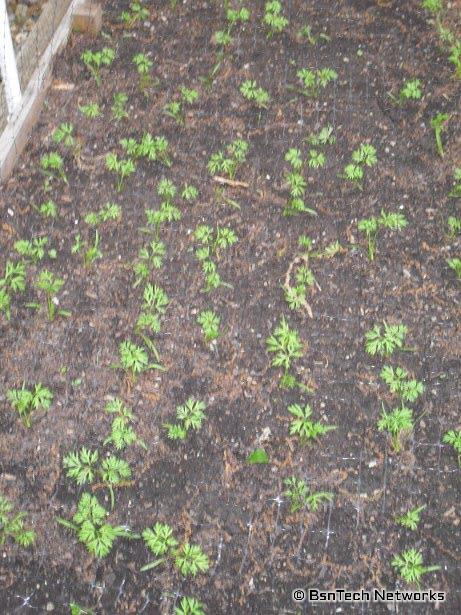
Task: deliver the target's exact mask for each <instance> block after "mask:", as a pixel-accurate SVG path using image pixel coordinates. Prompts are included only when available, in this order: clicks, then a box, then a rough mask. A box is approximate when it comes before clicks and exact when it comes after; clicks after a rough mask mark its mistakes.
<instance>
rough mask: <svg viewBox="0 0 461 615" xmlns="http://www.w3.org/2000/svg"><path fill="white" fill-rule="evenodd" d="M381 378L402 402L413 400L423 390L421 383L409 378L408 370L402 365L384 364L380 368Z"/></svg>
mask: <svg viewBox="0 0 461 615" xmlns="http://www.w3.org/2000/svg"><path fill="white" fill-rule="evenodd" d="M381 378H382V379H383V380H384V382H385V383H386V384H387V385H388V386H389V389H390V391H391V393H395V394H396V395H398V397H400V399H401V400H402V402H414V401H416V400H417V399H418V397H419V396H420V395H422V393H423V391H424V385H423V383H422V382H418V380H410V379H409V378H408V372H407V371H406V370H405V369H403V368H402V367H396V368H393V367H391V366H390V365H385V366H384V367H383V369H382V370H381Z"/></svg>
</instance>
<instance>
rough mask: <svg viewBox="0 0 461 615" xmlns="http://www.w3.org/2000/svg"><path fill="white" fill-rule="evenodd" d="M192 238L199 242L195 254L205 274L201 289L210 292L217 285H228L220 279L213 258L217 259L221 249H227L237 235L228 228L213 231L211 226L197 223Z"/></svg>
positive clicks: (235, 239) (233, 242)
mask: <svg viewBox="0 0 461 615" xmlns="http://www.w3.org/2000/svg"><path fill="white" fill-rule="evenodd" d="M194 238H195V239H196V240H197V241H198V242H199V243H200V244H201V247H200V248H197V250H196V251H195V256H196V258H197V260H198V261H200V263H201V264H202V271H203V273H204V275H205V282H206V286H205V288H204V289H203V291H204V292H211V291H212V290H215V289H216V288H219V286H229V285H228V284H226V283H225V282H223V281H222V279H221V276H220V275H219V273H218V270H217V265H216V263H215V262H214V261H213V258H216V259H217V260H219V258H220V253H221V251H222V250H227V249H228V248H229V247H231V246H233V245H234V244H235V243H236V242H237V241H238V238H237V235H236V234H235V233H234V231H233V230H232V229H230V228H220V227H218V228H217V229H216V231H215V232H213V229H212V228H211V227H209V226H206V225H199V226H197V228H196V229H195V233H194Z"/></svg>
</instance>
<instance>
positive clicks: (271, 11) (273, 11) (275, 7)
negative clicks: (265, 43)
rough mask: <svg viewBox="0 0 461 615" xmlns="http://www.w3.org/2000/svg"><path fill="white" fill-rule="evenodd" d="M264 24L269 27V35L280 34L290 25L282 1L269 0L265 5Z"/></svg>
mask: <svg viewBox="0 0 461 615" xmlns="http://www.w3.org/2000/svg"><path fill="white" fill-rule="evenodd" d="M263 22H264V25H265V26H266V29H267V37H268V38H270V37H272V36H274V34H280V33H281V32H283V31H284V30H285V28H286V27H287V26H288V19H287V18H286V17H285V16H284V15H283V11H282V3H281V2H279V0H269V2H266V4H265V7H264V18H263Z"/></svg>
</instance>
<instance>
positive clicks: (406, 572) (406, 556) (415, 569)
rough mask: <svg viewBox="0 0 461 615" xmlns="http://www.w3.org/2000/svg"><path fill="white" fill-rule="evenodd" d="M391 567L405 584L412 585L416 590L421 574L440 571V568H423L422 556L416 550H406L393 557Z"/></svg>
mask: <svg viewBox="0 0 461 615" xmlns="http://www.w3.org/2000/svg"><path fill="white" fill-rule="evenodd" d="M392 566H393V568H395V569H396V570H397V572H398V574H399V575H400V576H401V577H402V579H403V580H404V581H405V582H406V583H409V584H414V585H416V586H417V587H418V588H419V587H420V580H421V577H422V576H423V574H427V573H428V572H435V571H436V570H440V566H423V556H422V554H421V552H420V551H417V550H416V549H407V550H406V551H403V552H402V553H400V554H399V555H395V556H394V558H393V560H392Z"/></svg>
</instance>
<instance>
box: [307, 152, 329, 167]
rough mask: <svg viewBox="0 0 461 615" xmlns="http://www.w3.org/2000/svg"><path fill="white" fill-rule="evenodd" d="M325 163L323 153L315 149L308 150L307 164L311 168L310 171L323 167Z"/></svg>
mask: <svg viewBox="0 0 461 615" xmlns="http://www.w3.org/2000/svg"><path fill="white" fill-rule="evenodd" d="M325 163H326V157H325V154H324V153H323V152H319V151H317V150H315V149H311V150H309V160H308V161H307V164H308V165H309V166H310V167H311V169H320V168H321V167H324V166H325Z"/></svg>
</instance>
